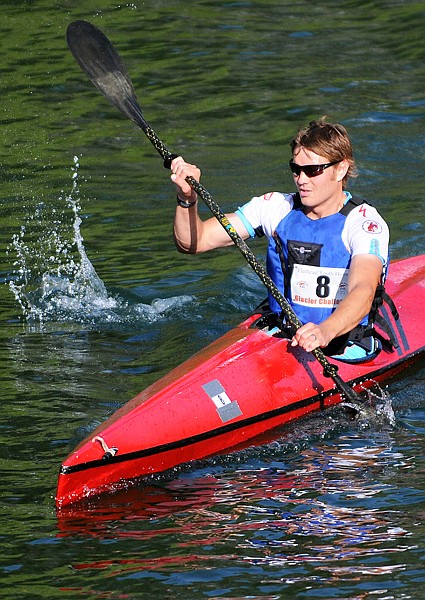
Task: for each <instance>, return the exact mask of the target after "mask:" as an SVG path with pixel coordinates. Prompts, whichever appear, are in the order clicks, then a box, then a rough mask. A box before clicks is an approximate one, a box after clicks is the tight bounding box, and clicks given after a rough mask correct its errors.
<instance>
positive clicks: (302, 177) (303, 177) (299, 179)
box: [295, 171, 310, 184]
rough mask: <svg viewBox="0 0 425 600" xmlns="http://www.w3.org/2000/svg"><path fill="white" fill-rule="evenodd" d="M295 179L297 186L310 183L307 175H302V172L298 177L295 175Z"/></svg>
mask: <svg viewBox="0 0 425 600" xmlns="http://www.w3.org/2000/svg"><path fill="white" fill-rule="evenodd" d="M295 179H296V182H297V184H300V183H305V182H306V181H310V179H309V177H307V175H306V174H305V173H304V171H301V173H300V174H299V175H296V177H295Z"/></svg>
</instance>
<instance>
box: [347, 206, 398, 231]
mask: <svg viewBox="0 0 425 600" xmlns="http://www.w3.org/2000/svg"><path fill="white" fill-rule="evenodd" d="M347 225H349V226H351V227H354V228H361V230H363V231H365V232H366V233H373V234H376V235H379V234H381V233H386V232H387V231H388V225H387V223H386V221H385V219H384V218H383V217H382V216H381V215H380V213H379V212H378V211H377V210H376V208H375V207H374V206H372V205H370V204H368V203H367V202H365V201H360V202H358V204H356V205H355V206H353V208H352V210H351V211H350V212H349V213H348V215H347Z"/></svg>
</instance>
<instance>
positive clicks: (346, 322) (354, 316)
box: [292, 254, 382, 352]
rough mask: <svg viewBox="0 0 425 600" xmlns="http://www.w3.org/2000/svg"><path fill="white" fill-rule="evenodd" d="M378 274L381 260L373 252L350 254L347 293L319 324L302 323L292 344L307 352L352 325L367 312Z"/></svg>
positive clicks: (356, 323) (342, 332)
mask: <svg viewBox="0 0 425 600" xmlns="http://www.w3.org/2000/svg"><path fill="white" fill-rule="evenodd" d="M381 274H382V261H381V259H380V258H379V257H377V256H375V255H373V254H358V255H356V256H354V257H353V259H352V261H351V266H350V272H349V275H348V293H347V295H346V297H345V298H344V300H343V301H342V302H341V304H339V305H338V307H337V308H336V309H335V311H334V312H333V313H332V314H331V316H330V317H328V318H327V319H326V320H325V321H323V323H321V324H320V325H316V324H315V323H306V324H305V325H303V326H302V327H300V329H298V331H297V332H296V334H295V336H294V338H293V340H292V346H301V347H302V348H304V350H307V352H311V351H312V350H314V349H315V348H318V347H322V348H323V347H325V346H327V345H328V344H329V342H330V341H331V340H333V339H334V338H336V337H337V336H338V335H342V334H344V333H347V332H348V331H350V330H351V329H353V328H354V327H356V326H357V325H358V324H359V323H360V321H361V320H362V319H363V317H365V316H366V315H367V314H369V311H370V308H371V306H372V301H373V298H374V296H375V290H376V287H377V285H378V284H379V281H380V278H381Z"/></svg>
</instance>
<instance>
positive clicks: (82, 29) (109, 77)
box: [67, 21, 364, 404]
mask: <svg viewBox="0 0 425 600" xmlns="http://www.w3.org/2000/svg"><path fill="white" fill-rule="evenodd" d="M67 41H68V45H69V48H70V50H71V52H72V53H73V55H74V57H75V59H76V60H77V62H78V63H79V65H80V67H81V68H82V69H83V71H84V72H85V73H86V74H87V76H88V77H89V79H90V80H91V81H92V83H93V84H94V85H95V86H96V87H97V88H98V89H99V90H100V91H101V92H102V94H103V95H104V96H105V97H106V98H107V99H108V100H109V102H111V103H112V104H113V105H114V106H116V107H117V108H118V109H119V110H120V111H121V112H122V113H123V114H125V115H126V116H127V117H128V118H129V119H131V120H132V121H133V122H134V123H136V125H137V126H138V127H140V129H142V130H143V131H144V133H145V134H146V136H147V138H148V139H149V140H150V142H151V143H152V145H153V146H154V147H155V149H156V150H157V152H158V153H159V154H160V156H161V157H162V158H163V160H164V166H165V167H166V168H170V167H171V162H172V160H173V158H175V157H176V156H177V155H176V154H173V153H172V152H170V151H169V150H168V148H167V147H166V145H165V144H164V143H163V142H162V141H161V140H160V138H159V137H158V136H157V134H156V133H155V131H154V130H153V129H152V127H150V125H149V124H148V123H147V121H146V120H145V118H144V116H143V114H142V110H141V108H140V106H139V103H138V101H137V97H136V93H135V91H134V87H133V84H132V81H131V79H130V76H129V74H128V72H127V69H126V67H125V65H124V63H123V62H122V60H121V58H120V57H119V55H118V53H117V51H116V50H115V48H114V46H113V45H112V44H111V42H110V41H109V39H108V38H107V37H106V36H105V35H104V34H103V33H102V32H101V31H100V30H99V29H98V28H97V27H95V26H94V25H92V24H91V23H88V22H87V21H74V22H73V23H71V24H70V25H69V26H68V29H67ZM186 181H187V182H188V184H189V185H190V186H191V188H192V189H193V190H195V192H196V193H197V194H198V195H199V196H200V197H201V198H202V200H203V202H204V203H205V204H206V205H207V206H208V208H209V209H210V211H211V212H212V214H213V215H214V217H215V218H216V219H217V220H218V221H219V223H220V224H221V225H222V227H223V228H224V229H225V231H226V233H227V234H228V236H229V237H230V238H231V240H232V241H233V243H234V244H235V246H236V247H237V248H238V249H239V251H240V252H241V253H242V254H243V256H244V257H245V259H246V261H247V262H248V264H249V265H250V266H251V267H252V269H253V270H254V271H255V273H256V274H257V276H258V277H259V278H260V280H261V281H262V283H263V284H264V285H265V287H266V288H267V289H268V290H269V292H270V293H271V294H272V296H273V297H274V298H275V299H276V301H277V302H278V303H279V305H280V306H281V308H282V311H283V313H284V314H285V316H286V318H287V319H288V321H289V322H290V323H291V324H292V325H293V326H294V327H295V328H296V329H299V328H300V327H301V326H302V323H301V321H300V320H299V319H298V317H297V316H296V314H295V312H294V311H293V309H292V307H291V305H290V304H289V302H288V301H287V300H286V298H285V297H284V296H283V294H282V293H281V292H280V291H279V289H278V288H277V286H276V285H275V283H274V281H273V280H272V279H271V277H270V276H269V275H268V273H267V272H266V270H265V269H264V267H263V266H262V265H261V264H260V263H259V262H258V260H257V258H256V257H255V255H254V253H253V252H252V251H251V249H250V248H249V246H248V245H247V244H246V243H245V241H244V240H243V239H242V238H241V237H240V235H239V234H238V232H237V231H236V229H235V228H234V227H233V225H232V224H231V223H230V222H229V220H228V218H227V217H226V215H225V214H224V213H223V212H222V210H221V208H220V207H219V205H218V204H217V203H216V202H215V201H214V200H213V198H212V196H211V194H210V193H209V192H208V191H207V190H206V189H205V188H204V186H203V185H202V184H200V183H199V182H198V181H196V180H195V179H194V178H193V177H187V178H186ZM312 354H313V355H314V357H315V358H316V359H317V360H318V362H319V363H320V364H321V365H322V367H323V373H324V375H325V376H327V377H331V378H332V379H333V381H334V382H335V384H336V386H337V387H338V389H339V390H340V391H341V392H342V393H343V394H344V395H345V396H346V398H347V399H348V400H350V401H352V402H355V403H361V404H363V403H364V400H363V399H362V398H361V397H360V396H359V395H358V394H356V392H355V391H354V390H353V388H351V387H350V386H349V385H348V384H347V383H346V382H345V381H343V380H342V379H341V377H340V376H339V375H338V368H337V367H336V366H335V365H332V364H331V363H329V361H328V360H327V358H326V356H325V355H324V353H323V351H322V350H321V349H320V348H316V349H315V350H313V351H312Z"/></svg>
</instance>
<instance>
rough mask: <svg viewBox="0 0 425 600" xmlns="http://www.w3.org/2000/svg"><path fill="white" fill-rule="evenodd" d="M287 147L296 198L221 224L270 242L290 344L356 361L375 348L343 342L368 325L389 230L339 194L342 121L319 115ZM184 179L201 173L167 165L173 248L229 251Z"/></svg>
mask: <svg viewBox="0 0 425 600" xmlns="http://www.w3.org/2000/svg"><path fill="white" fill-rule="evenodd" d="M291 149H292V159H291V161H290V168H291V171H292V173H293V177H294V182H295V185H296V187H297V189H298V194H295V193H291V194H283V193H281V192H271V193H267V194H264V195H263V196H259V197H255V198H253V199H252V200H251V201H250V202H248V203H247V204H245V205H244V206H242V207H240V208H239V209H238V210H237V211H236V212H235V213H233V214H229V215H227V216H228V219H229V221H230V222H231V224H232V225H233V226H234V228H235V229H236V231H237V232H238V234H239V235H240V236H241V237H242V238H243V239H247V238H249V237H256V236H257V237H258V236H260V237H261V236H262V235H266V237H267V238H268V240H269V247H268V256H267V269H268V272H269V274H270V276H271V277H272V279H273V280H274V282H275V283H276V285H277V286H278V287H279V289H280V290H281V291H282V292H283V293H284V294H285V296H286V297H287V299H288V301H289V302H290V303H291V305H292V307H293V309H294V311H295V313H296V314H297V316H298V317H299V319H300V320H301V321H302V322H303V323H304V325H303V326H302V327H301V328H300V329H299V330H298V331H297V332H296V333H295V335H294V336H293V338H292V345H293V346H296V345H298V346H300V347H302V348H304V349H305V350H306V351H311V350H314V349H315V348H317V347H321V348H326V347H328V345H329V344H330V343H331V342H332V344H331V345H329V349H332V351H331V352H332V353H333V354H335V351H336V353H337V354H338V355H340V358H341V359H346V360H364V359H365V358H367V355H368V354H371V353H372V352H373V351H374V349H375V348H374V346H373V347H372V346H370V347H368V348H366V349H365V348H364V347H363V346H365V344H364V343H363V344H361V343H360V345H358V344H353V342H349V343H348V336H349V335H351V333H350V332H353V331H355V332H357V333H356V335H354V336H352V337H353V338H354V339H355V340H356V341H359V342H360V338H361V335H359V334H358V331H359V328H357V326H358V325H359V324H361V325H362V326H363V329H362V331H364V330H365V328H366V325H367V323H368V319H367V316H368V315H369V313H370V310H371V306H372V302H373V299H374V297H375V292H376V289H377V287H378V285H379V284H380V282H381V281H382V279H383V277H384V274H385V271H386V267H387V262H388V241H389V232H388V227H387V224H386V223H385V221H384V220H383V219H382V217H381V216H380V215H379V214H378V212H377V211H376V210H375V209H374V208H373V207H372V206H370V205H369V204H367V203H365V202H359V201H354V199H352V196H351V194H350V193H349V192H347V191H346V190H345V186H346V182H347V180H348V178H349V177H352V176H355V175H356V168H355V163H354V159H353V152H352V146H351V142H350V139H349V137H348V134H347V131H346V130H345V128H344V127H343V126H342V125H339V124H331V123H327V122H326V120H325V119H324V118H322V119H319V120H318V121H312V122H311V123H310V124H309V125H308V127H306V128H304V129H302V130H301V131H299V133H298V134H297V135H296V136H295V137H294V139H293V140H292V142H291ZM187 176H192V177H194V178H195V179H196V180H197V181H199V179H200V176H201V173H200V170H199V169H198V168H197V167H196V166H195V165H191V164H188V163H186V162H185V161H184V160H183V158H181V157H178V158H176V159H174V161H173V162H172V175H171V179H172V181H173V182H174V183H175V185H176V188H177V208H176V215H175V221H174V235H175V242H176V246H177V248H178V250H179V251H180V252H188V253H198V252H205V251H206V250H212V249H214V248H219V247H223V246H229V245H231V244H232V241H231V240H230V238H229V237H228V235H227V233H226V231H225V230H224V229H223V227H222V226H221V225H220V223H219V222H218V221H217V220H216V219H215V218H211V219H207V220H206V221H202V220H201V219H200V217H199V215H198V212H197V195H196V193H195V192H194V191H193V190H192V189H191V188H190V186H189V185H188V183H187V182H186V181H185V179H186V177H187ZM269 301H270V307H271V309H272V310H273V311H274V312H276V313H279V312H280V309H279V306H278V305H277V303H276V301H275V300H274V299H273V298H271V297H270V298H269ZM369 324H370V323H369ZM356 328H357V329H356ZM368 331H370V328H369V329H368ZM370 341H371V342H372V341H373V340H372V338H371V339H370ZM347 343H348V346H347ZM366 346H367V344H366ZM342 352H344V354H343V356H341V353H342Z"/></svg>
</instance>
